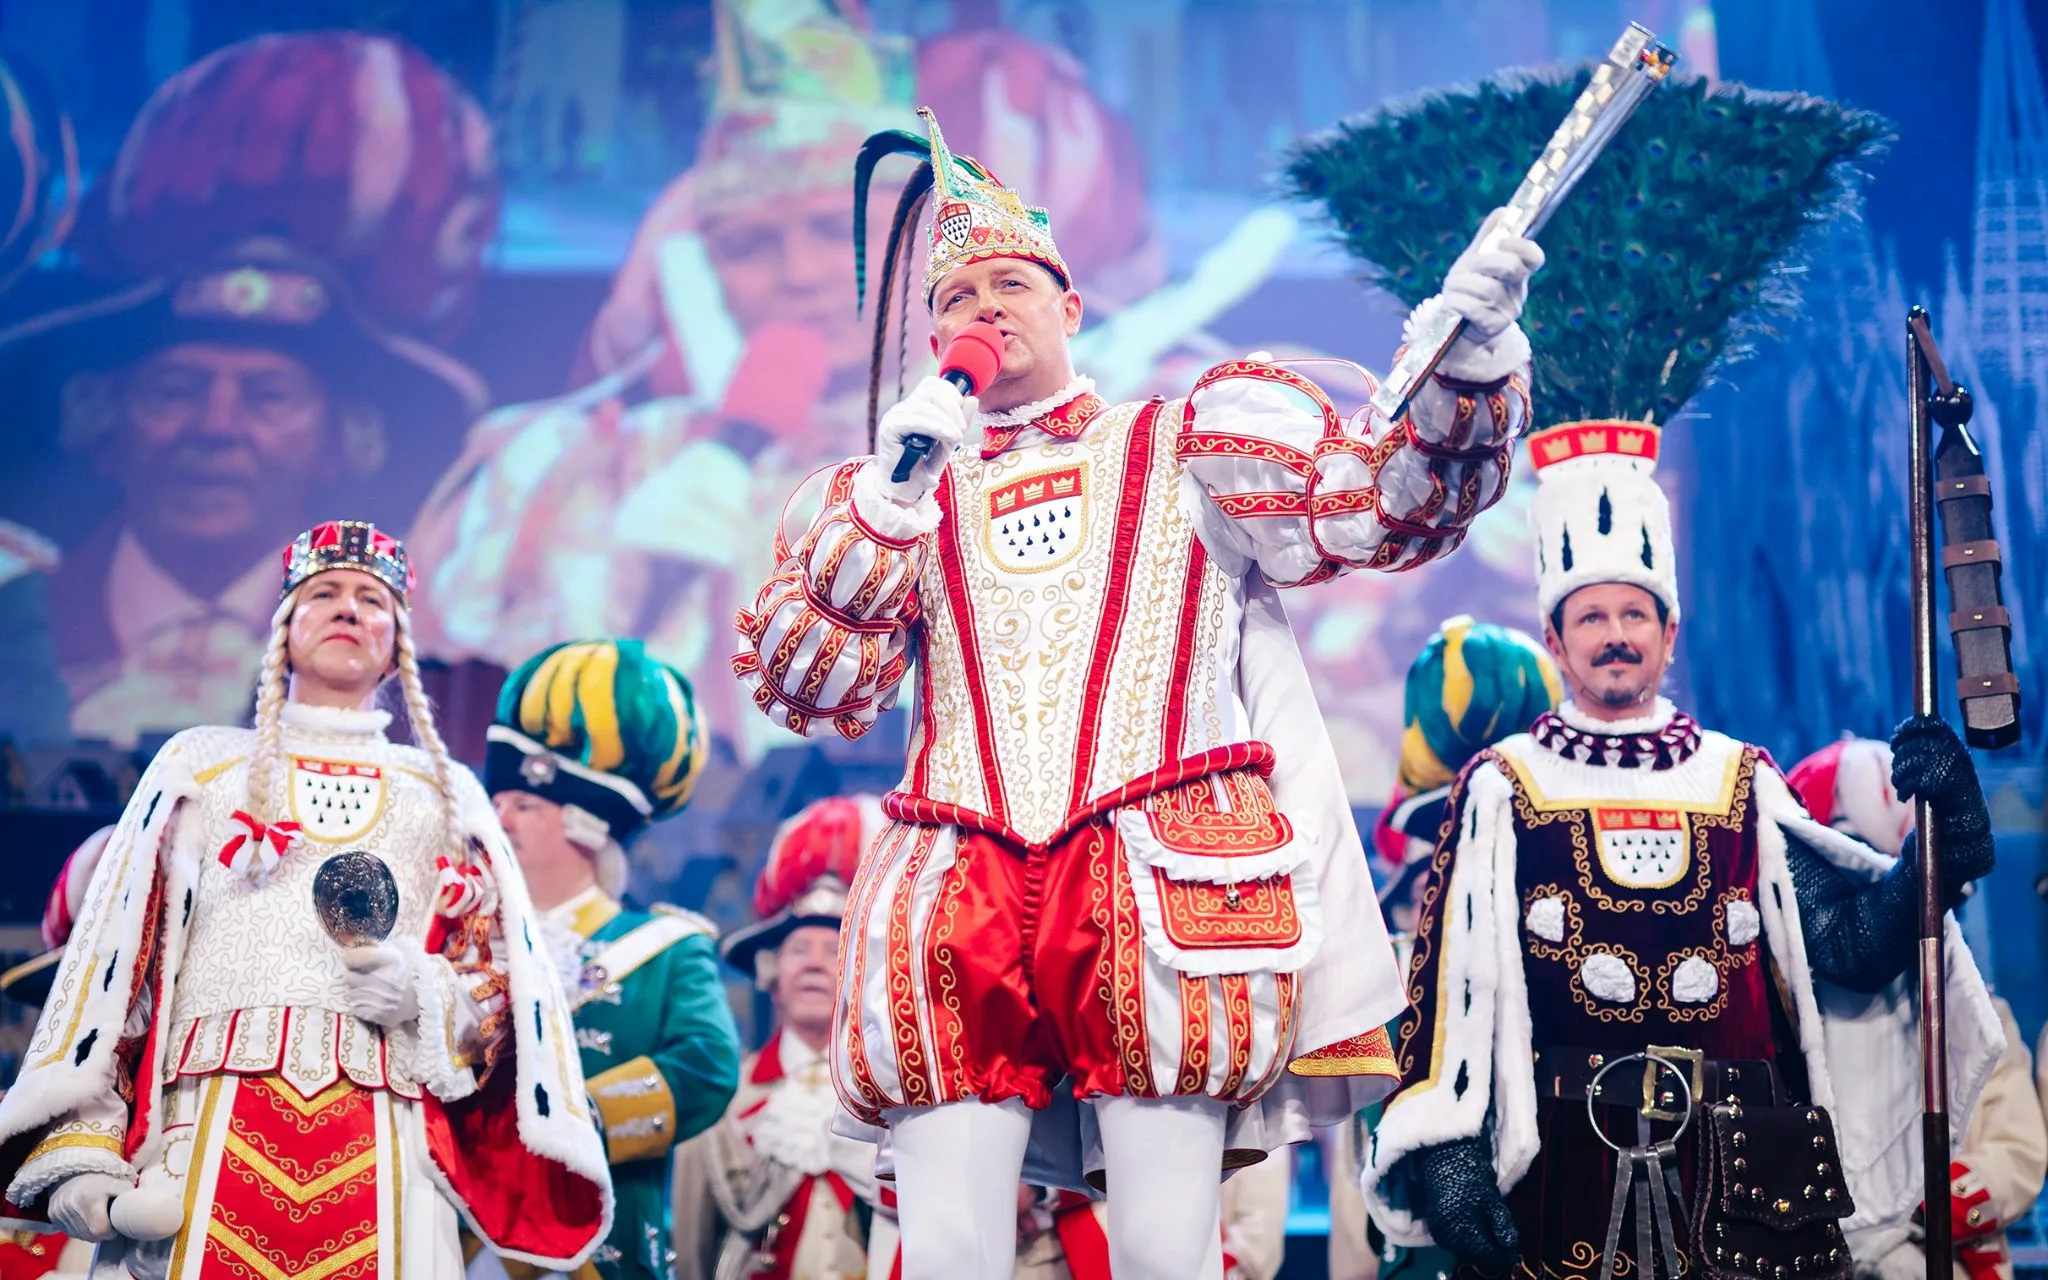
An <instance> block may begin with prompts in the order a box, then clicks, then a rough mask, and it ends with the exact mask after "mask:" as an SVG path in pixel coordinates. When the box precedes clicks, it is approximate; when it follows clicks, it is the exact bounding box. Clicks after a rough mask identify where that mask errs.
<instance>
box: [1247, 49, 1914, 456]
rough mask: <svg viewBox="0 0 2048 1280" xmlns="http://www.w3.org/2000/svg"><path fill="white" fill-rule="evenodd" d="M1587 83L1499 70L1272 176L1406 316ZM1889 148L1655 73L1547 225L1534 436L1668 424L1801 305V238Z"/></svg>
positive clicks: (1535, 336)
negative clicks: (1315, 209)
mask: <svg viewBox="0 0 2048 1280" xmlns="http://www.w3.org/2000/svg"><path fill="white" fill-rule="evenodd" d="M1592 74H1593V73H1592V71H1591V70H1590V69H1584V70H1580V71H1578V72H1577V73H1575V74H1563V75H1558V74H1549V75H1544V74H1536V73H1530V72H1526V71H1516V72H1507V73H1503V74H1501V75H1498V76H1495V77H1492V78H1490V79H1488V80H1485V81H1482V82H1480V83H1479V84H1477V85H1475V86H1472V87H1469V88H1458V89H1451V90H1444V91H1438V92H1432V93H1428V94H1424V95H1422V96H1420V97H1417V98H1413V99H1410V100H1407V101H1404V102H1399V103H1394V104H1391V105H1389V106H1386V107H1383V108H1381V109H1379V110H1377V111H1374V112H1371V113H1368V114H1366V115H1363V116H1359V117H1356V118H1354V119H1350V120H1346V121H1343V122H1341V123H1340V124H1338V125H1337V126H1336V127H1334V128H1332V129H1330V130H1328V131H1327V132H1324V133H1321V134H1317V135H1315V136H1312V137H1308V138H1304V139H1302V140H1301V141H1299V142H1298V143H1296V144H1295V146H1294V147H1293V148H1291V149H1290V150H1289V152H1288V153H1287V155H1286V157H1285V161H1284V168H1283V170H1282V173H1281V183H1282V185H1283V188H1284V189H1285V190H1286V192H1287V193H1288V194H1289V195H1291V196H1293V197H1294V198H1296V199H1298V200H1301V201H1304V202H1306V203H1309V204H1311V205H1315V206H1319V207H1320V209H1321V211H1322V213H1323V214H1324V215H1325V216H1326V217H1327V219H1328V222H1329V224H1330V226H1331V228H1332V230H1333V232H1334V234H1335V236H1336V239H1337V241H1338V243H1339V244H1340V245H1341V246H1342V247H1343V249H1344V250H1345V251H1346V252H1347V253H1348V254H1349V255H1350V256H1351V257H1352V258H1353V259H1355V260H1356V261H1357V262H1358V263H1359V264H1360V266H1361V268H1362V274H1363V276H1364V278H1365V279H1366V280H1367V281H1369V282H1370V283H1372V284H1376V285H1378V286H1379V287H1381V288H1383V289H1385V290H1386V291H1387V292H1389V293H1391V294H1393V295H1394V296H1395V297H1396V298H1398V299H1399V300H1400V301H1401V303H1402V304H1403V305H1404V306H1409V307H1413V306H1415V305H1417V304H1418V303H1420V302H1421V301H1422V300H1423V299H1425V298H1427V297H1429V296H1430V295H1431V294H1433V293H1435V292H1436V289H1437V286H1438V284H1439V283H1440V282H1441V281H1442V280H1443V278H1444V275H1445V273H1446V272H1447V271H1449V269H1450V266H1451V263H1452V261H1453V260H1454V259H1456V257H1457V256H1458V254H1459V252H1460V251H1461V250H1463V249H1464V247H1465V246H1466V244H1467V243H1469V242H1470V240H1471V238H1472V235H1473V232H1474V231H1475V229H1476V228H1477V227H1478V226H1479V223H1480V221H1481V219H1483V218H1484V217H1485V215H1486V214H1487V213H1488V212H1489V211H1490V210H1492V209H1494V208H1496V207H1497V206H1499V205H1501V204H1503V203H1505V202H1506V201H1507V199H1508V198H1509V196H1510V195H1512V193H1513V192H1514V190H1515V188H1516V186H1517V184H1518V183H1519V182H1520V180H1521V178H1522V176H1523V174H1524V173H1525V171H1526V170H1527V169H1528V167H1529V161H1530V158H1531V157H1532V156H1534V155H1536V154H1537V153H1538V151H1539V150H1540V149H1541V148H1542V147H1543V146H1544V144H1545V142H1546V140H1547V139H1548V138H1549V137H1550V135H1551V131H1552V128H1553V127H1554V125H1555V124H1556V122H1557V120H1558V119H1559V118H1560V117H1562V116H1563V115H1564V114H1565V112H1566V111H1567V110H1568V109H1569V108H1570V107H1571V105H1572V104H1573V102H1574V101H1576V100H1577V99H1578V97H1579V94H1580V92H1581V91H1582V90H1583V89H1584V88H1585V86H1586V84H1587V82H1588V81H1589V80H1590V79H1591V76H1592ZM1889 136H1890V128H1889V126H1888V124H1887V123H1886V121H1885V120H1884V119H1883V118H1882V117H1880V116H1877V115H1875V114H1873V113H1871V112H1867V111H1860V110H1856V109H1854V108H1851V107H1846V106H1843V105H1842V104H1840V103H1836V102H1831V101H1828V100H1826V99H1822V98H1815V97H1810V96H1807V95H1804V94H1797V93H1769V92H1764V91H1761V90H1757V89H1751V88H1748V87H1746V86H1743V85H1740V84H1733V83H1728V82H1722V83H1718V84H1716V83H1711V82H1709V81H1707V80H1705V79H1702V78H1699V77H1681V76H1678V75H1673V76H1672V77H1670V78H1669V80H1668V81H1667V83H1666V84H1665V85H1664V87H1663V88H1662V89H1660V90H1659V91H1658V92H1657V93H1655V94H1652V95H1650V96H1649V97H1648V98H1646V99H1645V100H1644V101H1643V103H1642V104H1641V106H1640V107H1639V108H1638V109H1637V110H1636V112H1635V114H1634V116H1633V117H1632V118H1631V119H1630V120H1629V122H1628V124H1627V125H1626V126H1625V127H1624V133H1623V136H1622V137H1621V138H1620V139H1619V141H1618V143H1617V145H1615V146H1612V147H1609V148H1607V149H1606V150H1605V151H1603V152H1602V153H1601V154H1600V156H1599V157H1598V158H1597V159H1596V160H1595V161H1594V162H1593V164H1592V165H1591V166H1590V168H1589V169H1588V170H1587V172H1586V173H1585V175H1584V177H1583V178H1582V179H1581V181H1580V182H1579V185H1578V188H1577V190H1576V192H1575V194H1574V195H1573V198H1572V199H1571V200H1570V201H1568V202H1565V203H1564V204H1562V205H1561V206H1560V207H1559V208H1558V209H1557V211H1556V213H1555V215H1554V216H1553V217H1552V218H1551V220H1550V222H1549V225H1548V226H1547V228H1546V229H1545V230H1544V232H1543V236H1542V241H1543V244H1544V248H1545V252H1546V253H1547V255H1548V261H1547V263H1546V264H1545V266H1544V269H1543V270H1542V271H1540V272H1538V273H1537V275H1536V277H1535V279H1534V280H1533V281H1532V282H1531V284H1530V290H1529V300H1528V305H1527V307H1526V308H1525V310H1524V312H1523V317H1522V324H1523V327H1524V329H1526V330H1527V332H1528V335H1529V341H1530V345H1531V347H1532V348H1533V351H1534V374H1535V386H1534V388H1533V395H1534V400H1535V409H1536V413H1537V415H1538V420H1537V423H1536V425H1538V426H1548V425H1553V424H1558V423H1566V422H1576V421H1585V420H1613V419H1631V420H1636V421H1644V422H1657V423H1663V422H1668V421H1670V419H1671V418H1672V417H1673V416H1674V415H1675V414H1676V413H1677V412H1678V411H1679V410H1680V409H1681V408H1682V407H1683V406H1684V405H1685V403H1686V402H1687V401H1688V400H1690V399H1691V398H1692V397H1693V395H1694V394H1695V393H1696V392H1697V391H1698V390H1699V389H1700V388H1701V387H1702V386H1703V385H1705V383H1706V381H1707V380H1708V378H1709V377H1710V376H1711V375H1712V374H1714V373H1715V372H1716V371H1718V370H1719V369H1721V368H1724V367H1725V366H1726V365H1728V364H1730V363H1732V362H1734V361H1736V360H1738V359H1740V358H1741V357H1742V355H1743V354H1744V353H1745V352H1746V351H1747V350H1748V349H1749V347H1750V344H1751V343H1753V342H1754V341H1755V340H1756V339H1757V338H1758V337H1759V336H1761V335H1763V334H1765V333H1767V332H1768V330H1769V324H1770V321H1771V320H1772V319H1773V318H1774V317H1781V316H1785V315H1788V314H1790V312H1791V311H1792V310H1793V309H1794V308H1795V307H1796V306H1797V303H1798V288H1797V273H1798V265H1797V264H1798V258H1799V256H1800V252H1801V240H1802V236H1801V233H1802V231H1804V230H1805V229H1806V228H1807V227H1809V226H1812V225H1814V224H1817V223H1821V222H1825V221H1827V220H1828V219H1830V218H1833V217H1836V216H1842V215H1845V214H1852V211H1853V209H1854V205H1855V199H1856V193H1857V190H1858V185H1859V180H1860V177H1861V175H1862V172H1863V166H1865V165H1866V164H1867V163H1868V162H1870V161H1871V160H1873V159H1874V158H1876V157H1877V156H1878V155H1879V154H1880V153H1881V151H1882V149H1883V147H1884V145H1885V143H1886V142H1887V141H1888V139H1889Z"/></svg>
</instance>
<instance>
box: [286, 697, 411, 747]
mask: <svg viewBox="0 0 2048 1280" xmlns="http://www.w3.org/2000/svg"><path fill="white" fill-rule="evenodd" d="M282 718H283V721H284V727H285V728H286V729H288V730H290V731H291V734H292V736H293V737H295V738H311V739H315V740H318V741H321V742H383V741H386V739H385V737H384V731H385V730H386V729H388V728H390V727H391V713H390V712H389V711H373V710H369V709H366V708H358V707H320V706H314V705H312V704H310V703H305V702H287V703H285V704H284V713H283V717H282Z"/></svg>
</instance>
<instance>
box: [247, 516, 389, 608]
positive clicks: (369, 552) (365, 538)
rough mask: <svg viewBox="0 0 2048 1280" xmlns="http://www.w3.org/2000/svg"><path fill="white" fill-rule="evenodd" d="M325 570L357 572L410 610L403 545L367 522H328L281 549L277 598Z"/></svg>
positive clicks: (315, 526) (289, 592) (307, 531)
mask: <svg viewBox="0 0 2048 1280" xmlns="http://www.w3.org/2000/svg"><path fill="white" fill-rule="evenodd" d="M329 569H360V570H362V571H363V572H364V573H367V574H369V575H370V576H371V577H373V578H375V579H377V580H378V581H379V582H382V583H383V584H384V585H385V586H387V587H389V588H391V591H392V594H393V595H396V596H397V597H398V603H399V606H400V607H401V608H410V607H411V602H412V588H413V572H412V560H411V559H410V558H409V557H408V556H407V555H406V554H405V544H404V543H402V542H400V541H399V540H398V539H396V538H394V537H392V536H391V535H390V534H388V533H385V532H384V531H383V530H382V529H379V528H378V527H377V526H376V525H374V524H371V523H370V522H369V521H367V520H329V521H328V522H327V523H325V524H316V525H314V526H313V527H312V528H310V529H308V530H306V531H305V532H304V533H302V534H300V535H299V536H298V537H296V538H294V539H292V544H291V545H290V546H289V547H286V548H285V550H284V589H283V590H282V591H281V592H280V593H279V595H280V597H282V596H288V595H290V594H291V593H292V592H293V591H295V590H297V589H298V588H299V586H300V585H301V584H302V583H304V582H305V581H306V579H308V578H310V577H312V576H314V575H315V574H320V573H326V572H327V571H328V570H329Z"/></svg>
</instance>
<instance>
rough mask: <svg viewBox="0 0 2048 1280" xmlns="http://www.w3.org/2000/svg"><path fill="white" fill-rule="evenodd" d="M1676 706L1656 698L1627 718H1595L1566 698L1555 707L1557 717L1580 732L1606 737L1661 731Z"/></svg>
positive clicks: (1673, 714)
mask: <svg viewBox="0 0 2048 1280" xmlns="http://www.w3.org/2000/svg"><path fill="white" fill-rule="evenodd" d="M1677 714H1678V708H1677V706H1675V705H1674V704H1673V703H1672V701H1671V699H1669V698H1661V697H1660V698H1658V699H1657V700H1656V701H1655V702H1653V703H1651V704H1650V709H1649V711H1648V712H1647V713H1645V714H1643V715H1640V716H1634V717H1631V718H1630V719H1627V720H1595V719H1594V718H1593V717H1592V716H1589V715H1587V714H1586V713H1585V712H1584V711H1582V710H1580V709H1579V704H1578V703H1576V702H1572V701H1569V700H1567V701H1566V702H1565V703H1564V704H1563V705H1562V706H1560V707H1558V709H1557V718H1558V719H1560V720H1562V721H1564V722H1565V723H1566V724H1568V725H1570V726H1571V727H1572V728H1574V729H1577V730H1578V731H1580V732H1581V733H1593V734H1599V735H1600V736H1602V737H1607V738H1623V737H1627V736H1628V735H1630V734H1636V733H1661V732H1663V730H1664V728H1665V726H1667V725H1669V724H1670V723H1671V719H1672V717H1673V716H1676V715H1677Z"/></svg>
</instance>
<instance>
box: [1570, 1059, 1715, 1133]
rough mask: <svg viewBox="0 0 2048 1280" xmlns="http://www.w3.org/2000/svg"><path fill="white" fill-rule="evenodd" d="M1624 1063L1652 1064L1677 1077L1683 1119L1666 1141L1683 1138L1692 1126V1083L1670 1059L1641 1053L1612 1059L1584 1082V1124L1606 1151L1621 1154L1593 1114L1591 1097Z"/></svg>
mask: <svg viewBox="0 0 2048 1280" xmlns="http://www.w3.org/2000/svg"><path fill="white" fill-rule="evenodd" d="M1624 1062H1645V1063H1648V1062H1654V1063H1656V1064H1657V1065H1658V1066H1660V1067H1662V1068H1664V1070H1666V1071H1669V1072H1670V1073H1671V1074H1672V1075H1674V1076H1677V1077H1678V1087H1679V1088H1680V1089H1683V1090H1684V1091H1685V1119H1683V1120H1681V1121H1679V1122H1678V1130H1677V1132H1675V1133H1673V1134H1672V1135H1671V1137H1670V1138H1669V1139H1668V1141H1671V1142H1676V1141H1678V1140H1679V1138H1681V1137H1683V1136H1684V1134H1685V1131H1686V1129H1687V1128H1689V1127H1690V1126H1691V1125H1692V1113H1693V1097H1692V1081H1691V1080H1690V1079H1688V1078H1687V1077H1686V1074H1685V1072H1683V1071H1680V1070H1679V1069H1678V1065H1677V1064H1676V1063H1674V1062H1672V1061H1671V1059H1669V1058H1666V1057H1664V1056H1662V1055H1661V1054H1655V1053H1641V1052H1639V1053H1625V1054H1623V1055H1622V1056H1620V1057H1619V1058H1614V1059H1612V1060H1610V1061H1609V1062H1607V1063H1606V1064H1605V1065H1603V1066H1602V1067H1601V1068H1600V1069H1599V1070H1598V1071H1596V1072H1594V1073H1593V1078H1592V1079H1591V1080H1589V1081H1587V1082H1586V1123H1587V1124H1589V1125H1592V1126H1593V1132H1594V1133H1595V1134H1598V1135H1599V1138H1600V1141H1602V1142H1604V1143H1606V1144H1607V1148H1608V1150H1610V1151H1613V1152H1614V1153H1616V1154H1617V1155H1619V1154H1620V1153H1621V1152H1622V1150H1623V1147H1622V1145H1621V1144H1620V1143H1618V1142H1616V1141H1614V1140H1613V1139H1612V1138H1610V1137H1608V1136H1607V1131H1606V1130H1605V1129H1602V1128H1601V1127H1600V1117H1599V1116H1597V1115H1595V1114H1594V1112H1593V1095H1594V1094H1596V1093H1598V1092H1600V1082H1601V1081H1602V1080H1604V1079H1606V1078H1607V1073H1608V1072H1610V1071H1612V1070H1614V1069H1615V1068H1616V1067H1618V1066H1620V1065H1621V1064H1622V1063H1624Z"/></svg>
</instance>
